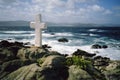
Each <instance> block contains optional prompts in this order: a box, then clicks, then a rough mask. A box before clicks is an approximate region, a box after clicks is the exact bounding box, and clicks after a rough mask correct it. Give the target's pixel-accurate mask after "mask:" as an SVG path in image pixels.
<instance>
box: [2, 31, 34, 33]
mask: <svg viewBox="0 0 120 80" xmlns="http://www.w3.org/2000/svg"><path fill="white" fill-rule="evenodd" d="M0 32H1V33H8V34H21V33H33V31H0Z"/></svg>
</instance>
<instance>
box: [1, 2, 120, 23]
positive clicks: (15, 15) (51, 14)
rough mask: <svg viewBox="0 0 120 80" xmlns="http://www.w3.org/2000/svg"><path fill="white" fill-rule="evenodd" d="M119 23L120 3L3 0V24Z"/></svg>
mask: <svg viewBox="0 0 120 80" xmlns="http://www.w3.org/2000/svg"><path fill="white" fill-rule="evenodd" d="M38 13H41V14H42V17H43V20H44V21H48V22H64V23H65V22H69V23H71V22H72V23H74V22H79V23H112V24H120V0H0V21H15V20H24V21H31V20H33V18H34V17H33V16H34V15H35V14H38Z"/></svg>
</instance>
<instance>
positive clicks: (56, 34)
mask: <svg viewBox="0 0 120 80" xmlns="http://www.w3.org/2000/svg"><path fill="white" fill-rule="evenodd" d="M55 36H74V35H73V34H72V33H55Z"/></svg>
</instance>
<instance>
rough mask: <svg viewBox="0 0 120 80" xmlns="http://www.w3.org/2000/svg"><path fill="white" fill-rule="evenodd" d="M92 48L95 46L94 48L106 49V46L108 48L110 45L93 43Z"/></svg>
mask: <svg viewBox="0 0 120 80" xmlns="http://www.w3.org/2000/svg"><path fill="white" fill-rule="evenodd" d="M91 48H93V49H102V48H104V49H106V48H108V46H107V45H100V44H94V45H92V47H91Z"/></svg>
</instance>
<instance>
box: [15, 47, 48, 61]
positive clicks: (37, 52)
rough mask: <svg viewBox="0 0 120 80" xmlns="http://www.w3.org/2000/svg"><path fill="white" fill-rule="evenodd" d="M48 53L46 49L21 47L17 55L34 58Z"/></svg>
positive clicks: (22, 57) (23, 57)
mask: <svg viewBox="0 0 120 80" xmlns="http://www.w3.org/2000/svg"><path fill="white" fill-rule="evenodd" d="M48 53H49V51H48V50H46V49H42V48H37V47H31V48H22V49H20V50H19V51H18V54H17V57H18V58H20V59H30V60H36V59H38V58H42V57H43V56H44V55H46V54H48Z"/></svg>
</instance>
